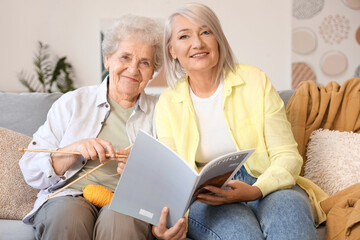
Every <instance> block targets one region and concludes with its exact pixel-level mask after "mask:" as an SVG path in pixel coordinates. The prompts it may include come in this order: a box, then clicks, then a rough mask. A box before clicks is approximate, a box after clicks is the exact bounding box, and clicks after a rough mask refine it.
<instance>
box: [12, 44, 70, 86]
mask: <svg viewBox="0 0 360 240" xmlns="http://www.w3.org/2000/svg"><path fill="white" fill-rule="evenodd" d="M34 65H35V72H36V76H37V77H34V75H32V74H27V73H25V72H24V71H21V72H20V73H19V74H18V79H19V81H20V82H21V83H22V84H23V85H24V86H25V87H26V88H27V89H28V90H29V92H48V93H51V92H53V91H59V92H62V93H65V92H68V91H71V90H74V89H75V88H74V86H73V82H74V80H73V75H74V74H73V68H72V66H71V64H70V63H68V62H67V60H66V57H61V58H58V57H54V56H51V53H50V51H49V46H48V45H47V44H43V43H42V42H41V41H39V42H38V51H37V53H36V54H35V57H34Z"/></svg>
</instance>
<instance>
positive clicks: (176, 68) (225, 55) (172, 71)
mask: <svg viewBox="0 0 360 240" xmlns="http://www.w3.org/2000/svg"><path fill="white" fill-rule="evenodd" d="M178 15H181V16H183V17H186V18H187V19H189V20H190V21H192V22H194V23H198V24H204V25H206V26H207V27H208V28H209V29H210V30H211V32H212V33H213V34H214V37H215V38H216V40H217V42H218V46H219V62H218V69H217V76H216V79H217V80H219V79H220V78H221V77H224V76H223V74H225V75H226V74H227V73H228V72H229V71H234V68H235V57H234V54H233V52H232V50H231V47H230V45H229V43H228V41H227V39H226V37H225V34H224V32H223V30H222V28H221V24H220V21H219V19H218V18H217V16H216V15H215V13H214V12H213V11H212V10H211V9H210V8H209V7H207V6H205V5H203V4H200V3H190V4H187V5H186V6H185V7H183V8H180V9H178V10H176V11H175V12H174V13H173V14H171V15H170V17H169V18H168V19H167V21H166V23H165V32H164V49H163V51H164V68H165V69H164V70H165V75H166V79H167V83H168V85H169V86H171V87H173V86H174V83H175V82H176V81H177V80H178V79H180V78H182V77H184V76H185V75H186V71H185V69H183V67H182V66H181V64H180V62H179V60H177V59H173V58H172V56H171V54H170V52H169V47H170V46H171V37H172V35H171V33H172V22H173V20H174V18H175V17H176V16H178ZM223 70H224V72H223Z"/></svg>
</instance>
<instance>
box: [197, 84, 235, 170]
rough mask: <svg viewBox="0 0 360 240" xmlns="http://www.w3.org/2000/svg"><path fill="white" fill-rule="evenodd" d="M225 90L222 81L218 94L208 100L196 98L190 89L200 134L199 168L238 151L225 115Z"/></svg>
mask: <svg viewBox="0 0 360 240" xmlns="http://www.w3.org/2000/svg"><path fill="white" fill-rule="evenodd" d="M223 90H224V81H223V80H222V79H221V80H220V83H219V86H218V88H217V90H216V92H215V93H214V94H213V95H211V96H210V97H208V98H200V97H198V96H196V95H195V94H194V92H193V91H192V89H191V87H190V96H191V99H192V102H193V106H194V109H195V113H196V118H197V126H198V129H199V134H200V143H199V147H198V149H197V152H196V163H197V164H198V165H199V166H203V165H205V164H206V163H208V162H210V161H211V160H212V159H215V158H216V157H219V156H221V155H223V154H226V153H229V152H235V151H236V147H235V145H234V143H233V141H232V139H231V135H230V132H229V128H228V126H227V124H226V122H225V117H224V113H223V105H222V97H223Z"/></svg>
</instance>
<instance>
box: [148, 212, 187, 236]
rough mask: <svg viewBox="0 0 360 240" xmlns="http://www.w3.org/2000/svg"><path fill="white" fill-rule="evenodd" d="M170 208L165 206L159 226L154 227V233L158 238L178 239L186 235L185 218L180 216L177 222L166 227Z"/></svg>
mask: <svg viewBox="0 0 360 240" xmlns="http://www.w3.org/2000/svg"><path fill="white" fill-rule="evenodd" d="M168 212H169V208H167V207H164V208H163V210H162V211H161V216H160V220H159V225H158V226H153V227H152V233H153V234H154V236H155V237H156V238H157V239H165V240H170V239H171V240H178V239H184V238H185V237H186V223H185V218H180V219H179V221H177V223H176V224H175V225H174V226H173V227H171V228H167V227H166V217H167V215H168Z"/></svg>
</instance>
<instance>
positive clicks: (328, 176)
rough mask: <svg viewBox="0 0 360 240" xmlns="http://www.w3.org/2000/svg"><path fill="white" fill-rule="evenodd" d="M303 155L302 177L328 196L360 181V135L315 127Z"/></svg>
mask: <svg viewBox="0 0 360 240" xmlns="http://www.w3.org/2000/svg"><path fill="white" fill-rule="evenodd" d="M306 155H307V161H306V164H305V174H304V177H305V178H308V179H310V180H312V181H313V182H314V183H316V184H317V185H318V186H319V187H321V188H322V189H323V190H324V191H325V192H326V193H327V194H329V195H330V196H331V195H333V194H335V193H337V192H339V191H340V190H343V189H345V188H347V187H349V186H351V185H353V184H355V183H358V182H360V174H359V173H360V134H358V133H353V132H339V131H331V130H327V129H318V130H315V131H314V132H312V133H311V135H310V140H309V143H308V146H307V153H306Z"/></svg>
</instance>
